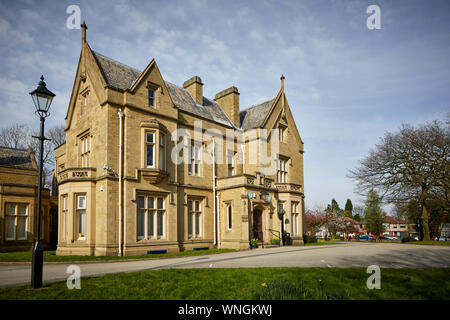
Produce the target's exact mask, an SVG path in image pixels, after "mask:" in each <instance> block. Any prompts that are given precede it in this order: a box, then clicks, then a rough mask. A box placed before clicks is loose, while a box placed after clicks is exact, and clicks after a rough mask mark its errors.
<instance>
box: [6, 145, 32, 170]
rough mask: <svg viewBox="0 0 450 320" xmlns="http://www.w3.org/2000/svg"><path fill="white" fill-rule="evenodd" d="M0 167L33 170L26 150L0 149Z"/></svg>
mask: <svg viewBox="0 0 450 320" xmlns="http://www.w3.org/2000/svg"><path fill="white" fill-rule="evenodd" d="M0 165H1V166H8V167H14V168H24V169H35V168H34V166H33V162H32V160H31V155H30V153H29V152H28V150H24V149H14V148H7V147H0Z"/></svg>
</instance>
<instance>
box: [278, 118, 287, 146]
mask: <svg viewBox="0 0 450 320" xmlns="http://www.w3.org/2000/svg"><path fill="white" fill-rule="evenodd" d="M287 129H288V127H287V126H286V125H284V124H281V123H280V124H279V125H278V141H279V142H283V143H286V142H287V141H286V140H287Z"/></svg>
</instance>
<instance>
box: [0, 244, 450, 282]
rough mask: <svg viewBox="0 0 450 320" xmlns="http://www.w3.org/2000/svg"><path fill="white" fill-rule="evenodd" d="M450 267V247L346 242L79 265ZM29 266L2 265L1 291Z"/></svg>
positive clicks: (105, 269) (60, 268)
mask: <svg viewBox="0 0 450 320" xmlns="http://www.w3.org/2000/svg"><path fill="white" fill-rule="evenodd" d="M72 264H76V263H58V264H54V263H47V264H44V282H49V281H61V280H66V279H67V277H68V274H66V270H67V267H68V266H69V265H72ZM373 264H375V265H378V266H380V267H381V268H383V267H385V268H442V267H450V247H438V246H419V245H405V244H391V243H382V244H376V243H346V244H339V245H328V246H312V247H282V248H270V249H256V250H247V251H238V252H231V253H222V254H217V255H208V256H193V257H181V258H170V259H153V260H140V261H113V262H96V263H80V264H78V266H79V267H80V269H81V276H82V277H86V276H98V275H104V274H108V273H117V272H133V271H140V270H156V269H164V268H246V267H248V268H250V267H329V268H332V267H338V268H347V267H367V266H369V265H373ZM30 276H31V265H30V264H6V263H0V287H5V286H12V285H23V284H29V283H30Z"/></svg>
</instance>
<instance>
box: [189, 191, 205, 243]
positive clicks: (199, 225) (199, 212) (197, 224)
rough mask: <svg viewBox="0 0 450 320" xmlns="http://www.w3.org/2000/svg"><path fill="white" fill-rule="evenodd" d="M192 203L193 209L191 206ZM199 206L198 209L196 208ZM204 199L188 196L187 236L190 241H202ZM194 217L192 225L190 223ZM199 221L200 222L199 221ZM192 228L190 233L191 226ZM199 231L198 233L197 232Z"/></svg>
mask: <svg viewBox="0 0 450 320" xmlns="http://www.w3.org/2000/svg"><path fill="white" fill-rule="evenodd" d="M190 203H192V208H191V206H190ZM196 204H198V208H197V206H196ZM204 207H205V206H204V198H202V197H196V196H188V198H187V236H188V239H201V238H203V229H204V228H203V208H204ZM191 215H192V217H193V219H192V224H191V223H190V217H191ZM197 219H198V220H197ZM190 225H191V226H192V230H191V232H190V230H189V226H190ZM197 231H198V232H197Z"/></svg>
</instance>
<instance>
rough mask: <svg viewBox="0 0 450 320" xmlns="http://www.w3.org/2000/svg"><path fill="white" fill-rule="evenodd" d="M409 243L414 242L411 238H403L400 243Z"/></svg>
mask: <svg viewBox="0 0 450 320" xmlns="http://www.w3.org/2000/svg"><path fill="white" fill-rule="evenodd" d="M410 241H414V239H413V238H411V237H409V236H408V237H404V238H402V243H405V242H410Z"/></svg>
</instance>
